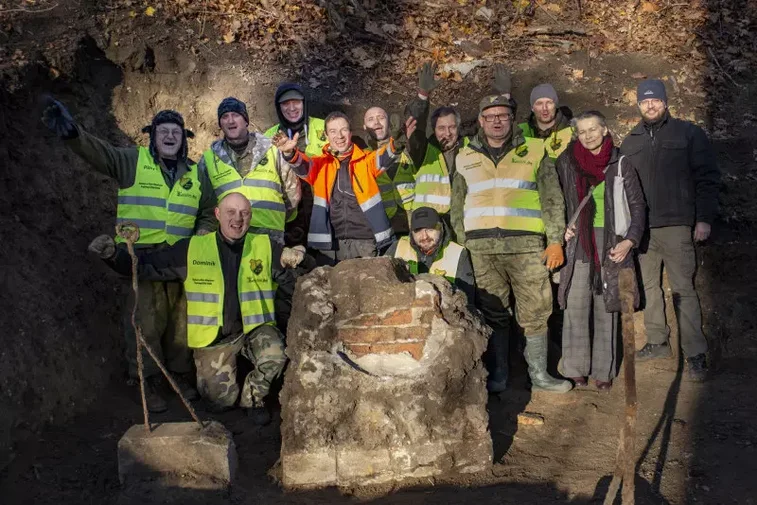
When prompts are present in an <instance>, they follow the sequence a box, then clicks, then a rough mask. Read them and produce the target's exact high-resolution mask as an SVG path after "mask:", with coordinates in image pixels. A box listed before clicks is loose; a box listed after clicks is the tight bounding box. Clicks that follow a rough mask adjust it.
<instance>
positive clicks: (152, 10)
mask: <svg viewBox="0 0 757 505" xmlns="http://www.w3.org/2000/svg"><path fill="white" fill-rule="evenodd" d="M153 15H155V7H153V6H152V5H150V6H149V7H147V8H146V9H145V16H153Z"/></svg>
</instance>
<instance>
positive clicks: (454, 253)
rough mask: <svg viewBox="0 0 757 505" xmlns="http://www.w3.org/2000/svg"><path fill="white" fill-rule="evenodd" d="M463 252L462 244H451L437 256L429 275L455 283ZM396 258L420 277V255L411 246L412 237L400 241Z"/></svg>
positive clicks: (395, 254)
mask: <svg viewBox="0 0 757 505" xmlns="http://www.w3.org/2000/svg"><path fill="white" fill-rule="evenodd" d="M463 250H464V248H463V246H461V245H460V244H457V243H455V242H449V243H448V244H447V247H445V248H444V250H442V252H441V255H439V254H437V257H436V260H435V261H434V262H433V263H432V264H431V268H430V269H429V273H431V274H434V275H441V276H442V277H444V278H446V279H447V280H448V281H449V282H451V283H454V282H455V279H456V276H457V265H458V263H460V255H461V254H462V253H463ZM394 257H395V258H398V259H401V260H405V262H407V267H408V270H410V273H411V274H413V275H418V253H417V252H416V251H415V249H413V246H412V245H410V237H402V238H400V239H399V242H398V243H397V250H396V251H395V253H394Z"/></svg>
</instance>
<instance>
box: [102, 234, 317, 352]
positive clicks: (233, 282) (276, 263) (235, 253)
mask: <svg viewBox="0 0 757 505" xmlns="http://www.w3.org/2000/svg"><path fill="white" fill-rule="evenodd" d="M190 240H191V238H186V239H182V240H179V241H178V242H176V243H175V244H174V245H172V246H170V247H166V248H164V249H161V250H158V251H154V252H144V253H143V252H140V251H139V250H138V251H137V259H138V264H137V275H138V276H139V278H140V279H142V280H148V281H184V280H185V279H186V278H187V252H188V251H189V241H190ZM216 243H217V244H218V254H219V256H220V259H221V271H222V272H223V284H224V290H225V291H226V292H227V293H234V294H235V296H224V297H223V327H222V328H221V329H220V330H219V336H218V338H219V339H223V338H226V337H228V336H231V335H235V334H238V333H241V332H242V329H243V324H242V311H241V308H240V307H239V297H238V296H236V293H237V279H238V277H239V266H240V262H241V260H242V249H243V247H244V240H239V241H237V242H235V243H229V242H227V241H226V240H225V239H224V238H223V237H222V236H221V233H220V232H217V233H216ZM281 252H282V247H281V246H280V245H278V244H277V243H276V242H274V241H271V266H272V268H271V270H272V279H273V282H275V283H277V284H279V283H286V282H288V281H289V280H290V279H289V277H288V276H289V275H291V274H290V272H289V271H288V270H286V269H284V268H283V267H282V266H281ZM305 258H306V259H308V256H305ZM311 260H312V259H311ZM106 263H108V264H109V265H110V266H111V268H113V270H115V271H116V272H118V273H120V274H122V275H131V258H130V257H129V253H128V252H127V251H126V248H124V247H117V248H116V254H115V256H114V257H113V258H112V259H110V260H106Z"/></svg>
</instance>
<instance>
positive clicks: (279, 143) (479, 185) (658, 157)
mask: <svg viewBox="0 0 757 505" xmlns="http://www.w3.org/2000/svg"><path fill="white" fill-rule="evenodd" d="M435 71H436V67H435V66H434V65H433V64H431V63H427V64H424V65H423V66H422V67H421V69H420V70H419V82H418V92H417V96H414V98H413V99H412V100H411V102H410V103H409V104H408V105H407V107H406V108H405V111H404V112H403V114H402V115H403V116H404V121H402V120H399V121H395V123H398V124H399V126H400V128H399V129H398V131H392V129H393V128H392V124H391V123H392V121H391V118H392V115H390V114H389V113H387V111H385V110H384V109H383V108H381V107H378V106H374V107H371V108H369V109H368V110H367V111H366V112H365V115H364V121H363V130H364V132H365V134H366V135H365V137H366V138H364V139H360V138H358V137H357V136H356V137H355V138H353V135H352V126H351V124H350V120H349V118H348V116H346V115H345V114H343V113H342V112H332V113H331V114H329V115H328V116H327V117H326V118H325V119H319V118H315V117H312V116H311V115H310V113H309V110H308V100H307V98H306V96H305V94H304V92H303V90H302V89H301V88H300V87H299V86H297V85H296V84H283V85H281V86H280V87H279V88H278V90H277V91H276V94H275V97H274V105H275V107H276V112H277V114H278V118H279V123H278V124H276V125H274V126H272V127H271V128H270V129H268V130H267V131H266V132H264V133H260V132H253V131H250V128H249V117H248V113H247V108H246V106H245V104H244V103H243V102H241V101H240V100H238V99H236V98H232V97H229V98H226V99H224V100H223V101H222V102H221V103H220V104H219V106H218V110H217V113H218V114H217V116H218V125H219V127H220V129H221V131H222V134H223V137H222V138H220V139H219V140H217V141H215V142H213V143H212V144H211V146H210V147H209V148H208V149H207V150H206V151H205V152H204V153H203V155H202V157H201V159H200V161H199V163H194V162H193V161H192V160H190V159H189V158H188V157H187V139H188V138H191V137H192V136H193V134H192V132H191V131H189V130H187V129H186V128H185V125H184V120H183V118H182V116H181V115H180V114H179V113H177V112H175V111H172V110H164V111H161V112H159V113H158V114H156V115H155V117H154V118H153V120H152V122H151V124H150V125H149V126H147V127H145V129H144V130H143V131H144V132H145V133H149V136H150V143H149V147H147V148H145V147H128V148H118V147H113V146H111V145H109V144H108V143H107V142H104V141H102V140H100V139H98V138H96V137H95V136H93V135H91V134H89V133H87V132H86V131H85V130H84V129H83V128H82V127H81V125H79V124H77V123H76V121H75V120H74V119H73V117H72V116H71V114H70V113H69V112H68V111H67V109H66V107H65V106H64V105H63V104H62V103H61V102H59V101H57V100H54V99H52V98H49V99H48V101H47V104H46V107H45V110H44V112H43V122H44V123H45V124H46V125H47V126H48V127H49V128H50V129H51V130H53V131H54V132H56V133H57V134H58V136H60V137H61V138H62V139H63V140H64V142H65V144H66V145H68V146H69V147H70V149H72V150H73V151H74V152H76V153H77V154H79V155H80V156H81V157H82V158H83V159H85V160H86V161H87V162H89V164H91V165H92V166H93V167H94V168H95V169H96V170H98V171H99V172H101V173H103V174H106V175H108V176H110V177H112V178H114V179H115V180H116V181H117V182H118V185H119V191H118V207H117V211H116V214H117V221H118V222H132V223H135V224H137V225H138V226H139V238H138V240H137V242H136V248H137V254H138V257H139V267H138V268H139V270H138V274H139V279H140V283H139V294H140V295H139V301H138V308H137V310H138V318H139V322H140V325H141V327H142V331H143V333H144V337H145V339H146V340H147V342H148V343H149V344H150V345H151V347H153V349H154V350H155V351H156V352H157V354H158V356H160V357H161V359H162V360H163V362H164V363H165V365H166V367H167V368H168V370H169V371H170V372H171V373H172V375H173V376H174V378H175V379H176V381H177V383H178V384H179V386H180V388H181V390H182V393H183V394H184V395H185V396H187V397H189V398H190V399H197V397H198V396H201V397H202V398H203V400H204V401H205V403H206V404H207V406H208V408H209V409H211V410H223V409H227V408H231V407H232V406H234V405H236V404H238V405H239V406H241V407H244V408H247V409H249V413H250V415H251V418H252V419H253V421H254V422H255V423H258V424H265V423H267V422H269V421H270V413H269V412H268V410H267V408H266V405H265V398H266V395H267V394H268V392H269V390H270V387H271V384H272V382H273V381H274V380H276V379H277V378H278V377H279V376H280V375H281V374H282V372H283V370H284V367H285V364H286V356H285V354H284V349H285V338H284V333H282V331H281V328H285V327H286V322H287V321H286V320H287V318H288V313H289V309H290V308H291V294H292V290H293V285H294V279H295V278H296V276H297V275H298V274H301V273H302V272H303V271H308V270H310V269H312V268H314V267H316V266H319V265H334V264H336V263H337V262H339V261H343V260H348V259H354V258H365V257H375V256H380V255H387V256H392V257H395V258H399V259H402V260H404V261H405V262H406V263H407V266H408V269H409V270H410V272H411V273H413V274H420V273H432V274H437V275H441V276H444V277H446V278H447V279H448V280H449V281H450V282H451V283H453V284H454V286H455V287H456V288H457V289H459V290H460V291H462V292H463V293H465V295H466V297H467V299H468V304H469V306H470V307H471V308H472V309H473V308H474V307H475V308H477V309H479V310H480V311H481V313H482V315H483V317H484V319H485V320H486V322H487V324H488V325H489V326H490V327H491V328H492V330H493V333H492V335H491V337H490V339H489V345H488V349H487V351H486V353H485V354H484V361H485V363H486V366H487V369H488V371H489V377H488V380H487V388H488V389H489V391H490V392H492V393H497V392H502V391H504V390H505V389H506V388H507V380H508V369H509V367H508V362H509V356H508V350H509V348H510V345H509V343H510V342H509V341H510V336H511V334H514V331H513V328H512V326H513V325H512V318H513V316H514V317H515V320H517V323H518V325H519V326H520V327H521V328H522V330H523V334H524V336H525V342H526V345H525V352H524V356H525V359H526V361H527V363H528V374H529V377H530V380H531V384H532V387H533V389H536V390H542V391H548V392H555V393H563V392H567V391H569V390H571V389H572V388H573V387H575V386H587V385H588V379H589V378H591V379H593V380H594V381H595V386H596V387H597V388H598V389H600V390H606V389H609V388H611V387H612V381H613V378H614V377H615V374H616V372H617V368H618V356H617V348H618V346H617V335H618V332H619V325H618V318H617V314H618V312H619V311H620V301H619V299H620V295H619V286H618V274H619V271H620V269H622V268H632V269H633V268H636V267H637V265H640V274H641V275H640V277H641V282H642V283H643V290H639V289H637V292H636V293H635V294H636V300H637V305H639V303H640V301H641V297H640V296H639V295H640V294H641V292H643V294H644V320H645V325H646V329H647V344H646V345H645V346H644V348H643V349H641V350H640V351H639V352H638V356H637V359H639V360H644V359H654V358H664V357H668V356H670V355H671V349H670V345H669V343H668V336H669V328H668V327H667V324H666V321H665V312H664V299H663V292H662V288H661V269H662V265H663V264H664V265H665V267H666V270H667V272H668V279H669V282H670V284H671V287H672V289H673V293H674V301H675V309H676V314H677V317H678V325H679V329H680V335H681V343H682V347H683V351H684V354H685V356H686V358H687V361H688V372H689V376H690V377H691V378H692V379H694V380H704V379H705V377H706V372H707V363H706V351H707V342H706V339H705V336H704V334H703V332H702V328H701V312H700V307H699V301H698V298H697V294H696V292H695V289H694V284H693V278H694V273H695V265H696V262H695V253H694V246H693V242H694V241H701V240H706V239H707V238H708V236H709V234H710V229H711V225H712V222H713V220H714V218H715V216H716V213H717V207H718V186H719V173H718V169H717V165H716V163H715V159H714V155H713V152H712V149H711V148H710V146H709V143H708V140H707V137H706V135H705V133H704V132H703V131H702V129H701V128H699V127H697V126H696V125H694V124H692V123H689V122H686V121H682V120H679V119H676V118H673V117H672V116H671V115H670V113H669V111H668V109H667V95H666V90H665V86H664V84H663V82H662V81H659V80H644V81H642V82H641V83H640V84H639V86H638V91H637V95H638V107H639V111H640V114H641V120H640V122H639V123H638V125H637V126H636V127H635V128H634V129H633V130H632V131H631V132H630V134H629V135H628V136H627V137H626V139H625V140H624V142H623V144H622V145H621V146H620V147H617V146H615V145H614V143H613V139H612V136H611V134H610V132H609V130H608V127H607V124H606V119H605V117H604V116H603V115H602V114H601V113H599V112H597V111H586V112H582V113H580V114H577V115H576V116H575V117H574V116H573V114H572V112H571V110H570V109H569V108H567V107H565V106H561V104H560V102H559V100H558V95H557V92H556V90H555V88H554V87H553V86H552V85H550V84H540V85H538V86H536V87H535V88H533V90H532V91H531V94H530V105H531V113H530V115H529V117H528V119H527V120H526V121H525V122H523V123H521V124H517V125H516V124H515V122H514V121H515V116H516V113H517V104H516V103H515V101H514V100H513V99H512V98H511V96H510V92H511V89H510V88H511V82H510V75H509V73H508V72H507V70H506V69H505V68H504V66H502V65H495V68H494V83H493V88H494V92H493V93H491V94H488V95H486V96H484V97H483V98H482V99H481V101H480V104H479V111H478V121H477V126H478V130H477V132H475V133H473V134H472V135H469V136H463V135H461V118H460V114H459V113H458V111H457V110H456V109H454V108H452V107H446V106H443V107H438V108H436V109H434V110H433V112H431V113H430V114H429V111H430V110H431V108H430V105H429V102H430V95H431V94H432V92H433V90H434V89H435V88H436V87H437V86H438V85H439V83H440V81H439V80H437V79H436V78H435ZM397 115H398V114H395V115H394V116H395V117H396V116H397ZM429 117H430V127H431V130H432V133H431V135H428V136H427V135H426V124H427V123H428V122H429ZM618 181H620V186H621V188H620V192H618V187H617V184H618ZM619 194H620V195H623V198H622V201H615V199H616V197H617V196H618V195H619ZM621 207H622V208H621ZM618 210H621V211H625V213H624V214H623V212H621V214H623V215H624V216H625V219H624V220H623V221H624V222H623V223H622V224H621V223H620V222H619V221H618V219H619V218H618V217H616V216H618V215H619V213H618ZM121 242H123V240H122V239H120V238H118V237H116V238H115V239H114V238H113V237H112V236H110V235H102V236H100V237H97V238H96V239H95V240H94V241H93V242H92V243H91V244H90V250H92V251H93V252H95V253H96V254H98V255H99V256H100V257H101V258H103V259H104V260H105V261H106V262H107V263H108V264H110V265H111V266H112V267H113V268H114V269H115V270H116V271H118V272H120V273H122V274H125V275H128V274H129V273H130V271H131V260H130V258H129V256H128V253H127V252H126V248H125V247H123V244H122V243H121ZM637 252H638V254H637ZM556 272H559V287H558V288H557V297H558V303H559V306H560V308H561V309H562V310H563V311H564V320H563V330H562V356H561V359H560V362H559V366H558V371H559V372H560V374H561V375H562V376H563V378H556V377H553V376H551V375H550V374H549V373H548V372H547V354H548V335H547V333H548V319H549V317H550V315H551V314H552V312H553V280H555V281H556V280H557V277H558V276H557V275H553V274H555V273H556ZM511 298H514V306H512V305H511ZM126 306H127V308H128V310H127V312H130V310H131V303H127V304H126ZM124 327H125V330H126V346H127V353H126V354H127V359H128V361H129V372H130V375H131V376H132V377H136V376H137V369H136V366H137V359H136V346H135V339H134V335H133V330H132V328H131V325H130V324H128V323H126V324H124ZM240 354H241V355H242V356H244V357H246V358H247V359H249V360H250V361H251V362H252V364H253V370H252V371H251V372H250V373H249V374H248V375H247V377H246V378H245V380H244V383H243V384H242V387H241V391H240V386H239V384H237V380H236V373H237V358H238V356H239V355H240ZM192 359H194V368H195V369H196V388H195V387H194V386H193V385H192V383H193V382H194V381H193V380H192V379H193V377H192V375H191V374H192V371H193V366H192V365H193V364H192ZM144 375H145V377H146V378H147V381H146V396H147V404H148V408H149V409H150V410H151V411H162V410H165V409H166V408H167V405H166V400H165V398H164V397H163V396H162V394H161V391H160V388H159V385H158V382H159V372H158V369H157V367H156V366H155V365H154V364H152V363H151V362H150V360H149V359H146V360H145V369H144Z"/></svg>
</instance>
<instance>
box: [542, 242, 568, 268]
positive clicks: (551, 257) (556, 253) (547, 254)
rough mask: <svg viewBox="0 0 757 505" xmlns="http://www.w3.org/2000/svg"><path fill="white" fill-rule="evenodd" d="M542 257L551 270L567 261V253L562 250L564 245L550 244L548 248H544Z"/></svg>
mask: <svg viewBox="0 0 757 505" xmlns="http://www.w3.org/2000/svg"><path fill="white" fill-rule="evenodd" d="M541 259H542V261H544V262H545V263H546V265H547V268H548V269H550V270H554V269H556V268H558V267H560V266H561V265H562V264H563V263H565V255H564V254H563V252H562V245H560V244H549V245H548V246H547V248H546V249H544V253H542V255H541Z"/></svg>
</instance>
